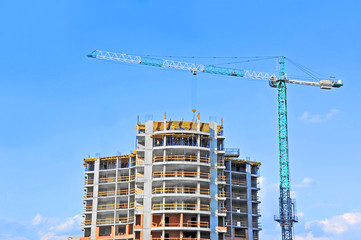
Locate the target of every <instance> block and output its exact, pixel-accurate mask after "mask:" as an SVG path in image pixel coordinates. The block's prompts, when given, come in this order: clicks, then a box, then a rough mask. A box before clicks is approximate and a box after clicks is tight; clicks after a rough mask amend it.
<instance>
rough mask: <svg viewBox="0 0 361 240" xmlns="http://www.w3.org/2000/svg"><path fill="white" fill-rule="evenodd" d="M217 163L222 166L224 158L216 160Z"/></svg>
mask: <svg viewBox="0 0 361 240" xmlns="http://www.w3.org/2000/svg"><path fill="white" fill-rule="evenodd" d="M217 165H218V167H224V166H225V165H224V160H223V159H220V160H218V161H217Z"/></svg>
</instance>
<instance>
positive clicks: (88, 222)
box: [82, 220, 92, 225]
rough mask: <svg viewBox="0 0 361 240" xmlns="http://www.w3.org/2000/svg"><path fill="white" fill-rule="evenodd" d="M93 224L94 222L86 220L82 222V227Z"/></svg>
mask: <svg viewBox="0 0 361 240" xmlns="http://www.w3.org/2000/svg"><path fill="white" fill-rule="evenodd" d="M91 223H92V220H84V221H83V222H82V225H90V224H91Z"/></svg>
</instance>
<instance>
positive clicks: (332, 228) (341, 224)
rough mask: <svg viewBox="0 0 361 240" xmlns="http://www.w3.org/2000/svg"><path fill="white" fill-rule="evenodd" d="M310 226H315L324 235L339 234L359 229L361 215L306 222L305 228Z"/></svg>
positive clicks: (349, 214) (350, 214)
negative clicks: (354, 228)
mask: <svg viewBox="0 0 361 240" xmlns="http://www.w3.org/2000/svg"><path fill="white" fill-rule="evenodd" d="M312 225H317V226H319V227H321V229H322V230H323V231H324V232H325V233H333V234H341V233H344V232H346V231H347V230H349V229H350V228H352V227H356V228H359V229H360V228H361V213H352V212H349V213H345V214H343V215H339V216H334V217H332V218H330V219H329V218H325V219H324V220H316V221H311V222H306V224H305V228H306V229H309V228H310V227H311V226H312Z"/></svg>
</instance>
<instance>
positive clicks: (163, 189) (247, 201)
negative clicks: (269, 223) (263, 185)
mask: <svg viewBox="0 0 361 240" xmlns="http://www.w3.org/2000/svg"><path fill="white" fill-rule="evenodd" d="M224 141H225V136H224V134H223V123H222V124H221V125H217V123H216V122H209V123H204V122H200V121H199V115H198V120H196V121H171V120H168V121H167V120H166V117H165V118H164V120H163V121H147V122H146V123H145V124H141V123H137V147H136V150H135V151H134V152H133V153H132V154H129V155H119V156H110V157H95V158H86V159H84V166H85V185H84V187H85V193H84V204H85V207H84V212H83V216H84V222H83V225H82V229H83V231H84V236H83V237H82V238H81V239H82V240H95V239H135V240H181V239H183V240H218V239H222V240H225V239H235V240H245V239H248V240H250V239H253V240H255V239H258V234H259V231H260V230H261V228H260V225H259V217H260V212H259V206H258V205H259V203H260V202H259V199H258V191H259V186H258V177H259V166H260V164H259V163H258V162H252V161H249V160H242V159H239V149H225V148H224Z"/></svg>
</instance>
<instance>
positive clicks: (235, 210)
mask: <svg viewBox="0 0 361 240" xmlns="http://www.w3.org/2000/svg"><path fill="white" fill-rule="evenodd" d="M232 211H233V212H239V213H247V208H246V207H232Z"/></svg>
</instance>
